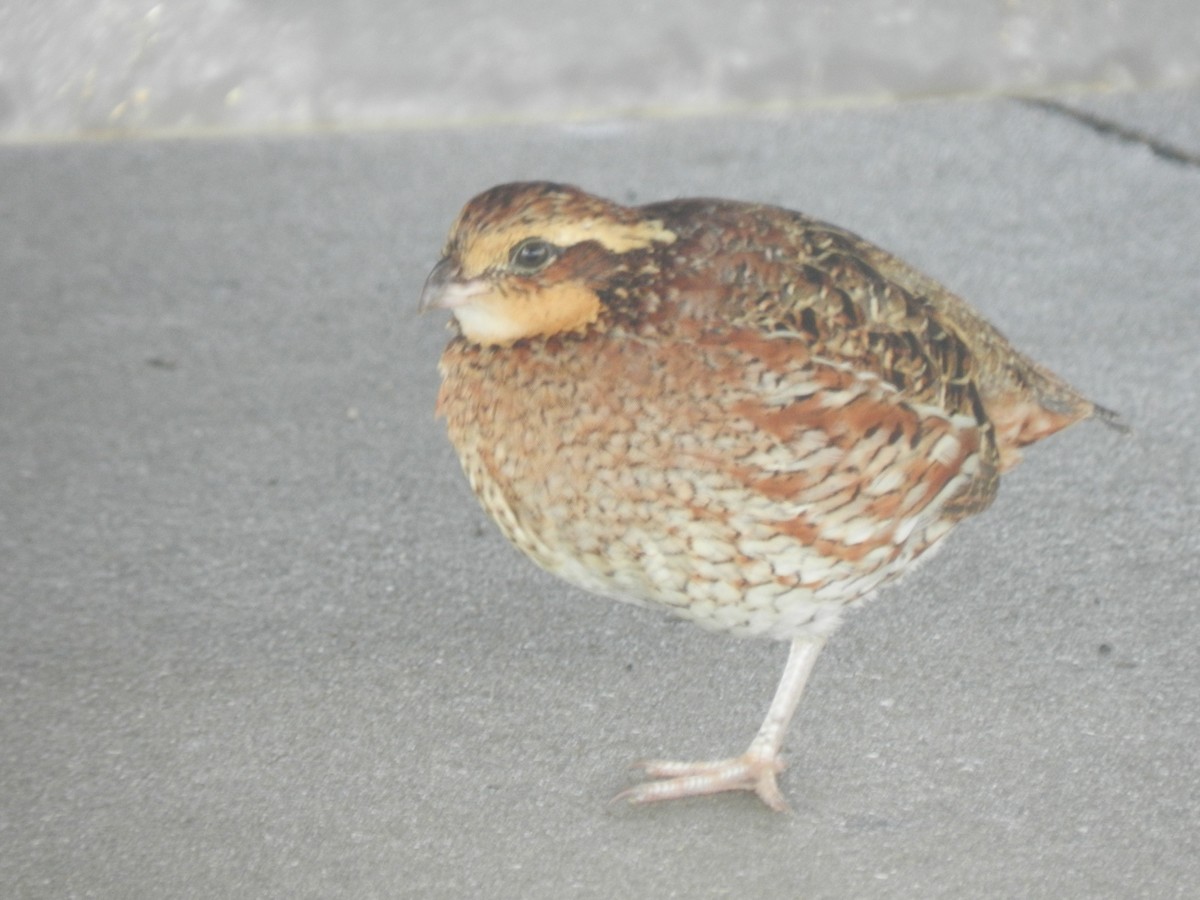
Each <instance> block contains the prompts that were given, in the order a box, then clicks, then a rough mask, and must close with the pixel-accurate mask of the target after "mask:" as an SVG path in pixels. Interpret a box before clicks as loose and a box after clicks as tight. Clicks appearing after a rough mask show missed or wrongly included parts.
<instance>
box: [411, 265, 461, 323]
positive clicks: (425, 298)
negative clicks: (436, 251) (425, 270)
mask: <svg viewBox="0 0 1200 900" xmlns="http://www.w3.org/2000/svg"><path fill="white" fill-rule="evenodd" d="M457 274H458V273H457V272H456V271H455V268H454V264H453V263H452V262H451V261H450V258H449V257H446V256H443V257H442V258H441V259H440V260H438V264H437V265H436V266H434V267H433V271H432V272H430V273H429V277H428V278H426V279H425V287H423V288H422V289H421V302H420V303H419V304H417V311H418V312H425V310H427V309H439V308H445V306H446V299H447V297H446V290H447V288H448V287H449V286H450V285H451V284H453V283H454V278H455V276H456V275H457Z"/></svg>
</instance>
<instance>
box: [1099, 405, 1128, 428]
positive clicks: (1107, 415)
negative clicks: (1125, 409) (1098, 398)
mask: <svg viewBox="0 0 1200 900" xmlns="http://www.w3.org/2000/svg"><path fill="white" fill-rule="evenodd" d="M1092 418H1093V419H1099V420H1100V421H1101V422H1103V423H1104V424H1105V425H1107V426H1108V427H1109V428H1111V429H1112V430H1113V431H1116V432H1119V433H1120V434H1125V435H1129V434H1133V426H1131V425H1130V424H1129V423H1128V422H1126V421H1125V420H1124V419H1122V418H1121V414H1120V413H1119V412H1117V411H1115V410H1112V409H1108V408H1107V407H1104V406H1100V405H1099V404H1098V403H1093V404H1092Z"/></svg>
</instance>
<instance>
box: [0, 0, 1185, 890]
mask: <svg viewBox="0 0 1200 900" xmlns="http://www.w3.org/2000/svg"><path fill="white" fill-rule="evenodd" d="M118 7H119V4H110V5H106V6H105V7H104V8H106V9H115V8H118ZM231 8H234V9H241V10H246V9H251V7H249V6H246V7H231ZM1112 8H1114V9H1116V8H1122V7H1121V6H1120V5H1119V4H1118V5H1115V6H1113V7H1112ZM163 9H164V13H162V14H163V15H165V14H166V12H167V11H169V10H168V8H167V7H166V6H164V7H163ZM253 9H256V10H260V11H263V10H269V9H270V5H269V4H260V5H256V6H255V7H253ZM4 14H5V15H8V16H9V17H10V19H11V17H12V16H13V15H14V14H13V13H12V12H11V10H10V11H7V12H5V13H4ZM264 14H265V13H264ZM314 15H315V14H314ZM451 26H454V27H455V28H457V29H458V30H459V31H460V32H466V33H468V34H470V33H474V32H473V31H472V29H473V28H476V27H477V26H476V25H475V24H473V23H472V21H470V20H463V21H461V22H449V23H446V28H447V29H450V27H451ZM1167 32H1168V30H1167V29H1163V28H1161V27H1160V28H1159V30H1158V32H1156V33H1161V34H1163V35H1167ZM0 33H3V34H8V32H6V31H5V30H4V29H0ZM1168 37H1169V35H1168ZM332 39H333V38H331V40H332ZM462 39H464V40H465V39H466V38H462ZM1166 39H1167V37H1164V40H1166ZM781 40H782V38H781ZM418 49H419V48H418ZM568 49H569V48H568ZM421 52H424V51H421ZM1147 58H1148V57H1147ZM561 64H562V65H564V66H565V65H566V63H565V62H563V63H561ZM346 65H348V66H349V65H354V63H353V61H352V60H351V61H349V62H347V63H346ZM581 65H582V64H581ZM5 66H6V69H5V70H4V72H5V74H4V78H5V79H6V80H5V83H6V84H8V85H9V91H10V95H13V96H15V94H13V90H14V89H13V88H12V85H13V84H14V83H15V82H14V79H13V77H12V75H11V72H12V69H11V57H8V58H6V59H5ZM585 68H586V67H585ZM554 71H556V72H557V71H559V70H554ZM581 71H582V70H581ZM905 71H906V72H907V70H905ZM908 75H911V73H908V74H907V75H904V77H908ZM549 77H551V78H556V77H557V75H554V76H549ZM580 77H581V78H586V79H590V78H598V79H600V82H599V83H598V85H597V87H596V88H595V89H596V90H597V91H599V92H602V91H604V90H608V89H609V88H608V87H606V86H605V83H604V82H605V79H604V77H603V76H602V75H593V74H592V72H591V70H590V69H586V71H585V72H584V74H583V75H581V76H580ZM878 77H879V78H880V79H881V81H882V82H887V81H888V80H889V79H890V78H891V77H892V74H889V73H888V72H886V71H885V72H883V73H882V74H880V75H879V76H878ZM896 77H901V76H896ZM17 80H19V79H17ZM756 83H757V82H756ZM446 90H447V94H446V105H445V110H444V112H445V115H446V117H451V116H452V114H457V112H458V110H457V108H456V107H455V106H454V103H455V92H454V89H453V85H449V86H447V89H446ZM598 102H599V101H597V103H598ZM1054 102H1055V103H1056V104H1058V105H1057V106H1049V107H1048V106H1039V105H1034V104H1031V103H1028V102H1024V101H1019V100H1012V99H1004V98H990V99H989V98H974V99H960V100H941V101H926V102H904V103H896V104H893V105H885V106H881V107H878V108H871V109H862V108H859V109H845V108H840V107H837V106H836V105H835V106H834V107H832V108H826V109H807V110H806V109H798V108H787V109H779V110H775V111H773V112H772V111H767V112H758V113H751V112H747V111H745V110H743V111H741V112H738V113H736V114H735V113H728V114H725V115H712V116H705V117H690V118H689V117H675V116H669V115H664V116H651V117H647V118H642V119H637V120H630V119H623V118H620V117H615V116H614V117H609V118H601V119H597V120H594V121H589V122H574V123H570V122H555V121H552V120H553V119H554V115H553V114H552V112H547V113H546V117H547V118H548V119H549V120H551V121H546V122H543V123H542V124H528V123H527V124H509V125H503V126H499V125H495V126H489V127H484V126H481V125H478V124H476V125H466V124H463V125H459V126H454V127H449V126H447V127H428V128H421V129H380V130H377V131H373V132H362V131H358V132H347V133H341V134H327V135H311V134H308V135H291V136H269V135H260V136H257V137H254V138H246V137H243V138H240V139H230V138H213V139H209V140H191V141H164V140H154V141H136V140H135V141H126V142H116V143H95V142H88V141H67V142H57V143H43V142H36V141H35V142H28V143H24V142H18V143H10V144H9V145H7V146H0V185H2V188H0V201H2V203H3V215H0V285H3V288H2V289H0V291H2V293H0V296H2V297H3V300H2V302H0V573H2V576H3V577H2V578H0V896H5V897H10V896H11V897H22V898H24V897H36V898H41V897H47V898H49V897H55V898H57V897H67V896H77V897H106V898H107V897H155V898H161V897H214V896H246V897H289V898H290V897H405V896H413V897H417V896H439V897H440V896H446V897H452V896H472V895H475V896H496V897H547V898H549V897H555V898H557V897H563V896H579V897H614V896H642V897H668V896H680V897H683V896H687V897H709V896H731V897H746V896H759V897H777V896H778V897H876V896H877V897H897V896H920V897H1013V896H1030V897H1060V898H1061V897H1089V898H1090V897H1131V896H1132V897H1187V896H1191V895H1192V894H1193V893H1194V885H1195V884H1197V883H1200V838H1198V836H1197V835H1198V825H1200V775H1198V773H1197V767H1196V764H1195V760H1196V753H1197V744H1198V743H1200V728H1198V722H1197V712H1196V710H1197V697H1198V696H1200V674H1198V673H1200V623H1198V622H1197V616H1196V614H1195V608H1196V601H1195V593H1194V590H1195V589H1194V585H1195V583H1196V580H1197V576H1198V575H1200V572H1198V571H1197V570H1198V568H1200V563H1198V560H1200V513H1198V511H1197V510H1198V504H1200V483H1198V480H1197V479H1196V477H1195V472H1196V471H1197V467H1198V464H1200V460H1198V458H1197V450H1196V447H1197V445H1198V443H1200V435H1197V426H1196V415H1195V412H1196V408H1197V389H1196V385H1197V384H1198V383H1200V371H1198V370H1200V362H1198V360H1200V353H1198V352H1197V351H1198V350H1200V315H1198V309H1200V306H1198V304H1200V297H1198V293H1200V289H1198V286H1200V257H1198V254H1197V253H1196V248H1197V247H1198V246H1200V162H1198V160H1200V135H1198V133H1197V129H1196V123H1197V122H1198V121H1200V91H1198V90H1197V88H1196V87H1195V86H1194V84H1193V85H1192V86H1184V87H1181V88H1177V89H1173V90H1150V89H1146V88H1142V89H1139V90H1135V91H1133V92H1132V93H1127V94H1123V95H1111V94H1109V95H1101V94H1083V95H1080V94H1071V95H1062V96H1059V97H1057V98H1056V99H1055V101H1054ZM186 105H187V104H186V103H183V104H182V105H181V106H179V107H178V108H179V109H182V108H183V107H185V106H186ZM35 106H36V105H35V104H34V105H31V104H29V103H27V102H26V101H25V100H21V101H20V102H14V103H13V104H10V107H9V108H10V110H11V109H13V108H14V107H15V108H18V109H19V110H20V111H21V112H20V113H19V114H16V115H10V116H9V118H8V119H7V127H8V128H9V129H10V131H14V130H15V131H16V132H22V134H19V135H17V136H18V137H21V136H22V135H23V134H26V133H28V131H43V132H46V133H48V132H49V131H54V130H59V131H62V132H70V131H71V130H72V129H76V128H80V127H86V126H87V122H86V121H84V120H81V119H79V118H78V117H76V118H74V119H69V120H67V119H64V120H61V121H59V120H55V119H53V118H52V117H51V118H46V117H44V116H43V117H42V118H40V119H39V120H38V121H39V122H40V123H41V124H40V125H36V126H35V125H34V124H31V123H32V119H23V118H20V117H21V116H25V115H33V113H32V112H29V111H30V110H33V109H35ZM506 108H507V109H512V107H504V105H503V104H502V103H501V102H500V101H497V104H496V105H494V106H493V107H492V108H491V109H492V111H493V112H495V111H497V110H503V109H506ZM546 109H548V110H551V111H552V109H553V107H547V108H546ZM38 115H39V116H40V115H42V114H41V113H39V114H38ZM521 115H522V116H525V115H526V113H525V112H522V113H521ZM174 121H181V120H174V119H170V118H169V117H168V119H165V120H163V121H162V122H160V123H158V124H159V125H162V126H163V127H166V126H167V125H169V124H171V122H174ZM301 121H302V122H303V121H307V120H304V119H303V117H301ZM21 123H25V124H21ZM56 123H57V124H56ZM216 124H217V125H221V123H220V122H219V121H216ZM228 124H229V123H228V122H226V123H224V125H225V126H227V125H228ZM260 124H261V122H260V121H258V120H256V122H255V125H254V127H256V128H257V127H258V126H259V125H260ZM22 129H26V131H24V132H23V131H22ZM527 177H553V178H560V179H564V180H569V181H575V182H578V183H581V184H583V185H585V186H587V187H589V188H591V189H592V190H595V191H597V192H600V193H605V194H608V195H610V196H613V197H615V198H617V199H626V200H630V199H637V200H651V199H658V198H662V197H670V196H675V195H683V194H720V195H727V196H736V197H742V198H751V199H758V200H765V201H773V202H778V203H782V204H785V205H788V206H792V207H796V208H800V209H804V210H805V211H807V212H810V213H813V214H816V215H819V216H822V217H825V218H829V219H833V220H835V221H837V222H839V223H841V224H844V225H846V226H848V227H851V228H854V229H856V230H858V231H860V232H862V233H864V234H866V235H868V236H870V237H871V238H873V239H875V240H876V241H877V242H879V243H881V244H883V245H884V246H887V247H889V248H890V249H893V250H895V251H897V252H898V253H900V254H901V255H902V256H905V257H906V258H908V259H910V260H911V261H913V262H914V263H915V264H917V265H919V266H921V267H922V268H924V269H926V270H927V271H929V272H930V273H931V274H933V275H935V276H937V277H939V278H941V279H942V280H944V281H945V282H947V283H948V284H950V285H951V286H952V287H954V288H955V289H956V290H958V291H960V292H961V293H963V294H964V295H965V296H967V297H968V298H970V299H971V300H972V301H973V302H974V303H975V304H976V305H977V306H978V307H979V308H980V309H981V310H983V311H984V312H985V313H986V314H987V315H988V316H990V317H991V318H992V319H993V320H994V321H995V322H996V323H997V324H999V325H1000V326H1001V328H1002V329H1003V330H1005V331H1006V332H1007V333H1008V334H1009V335H1010V337H1012V338H1013V339H1014V341H1015V342H1016V343H1017V344H1018V346H1020V347H1021V348H1022V349H1024V350H1026V351H1028V352H1029V353H1031V354H1032V355H1033V356H1035V357H1036V358H1038V359H1040V360H1042V361H1044V362H1046V363H1047V364H1049V365H1051V366H1052V367H1053V368H1055V369H1056V370H1057V371H1059V372H1060V373H1061V374H1063V375H1064V376H1066V377H1068V378H1069V379H1070V380H1072V381H1073V382H1074V383H1075V384H1076V385H1078V386H1079V387H1080V388H1082V389H1083V390H1085V391H1086V392H1087V393H1088V394H1089V395H1091V396H1092V397H1094V398H1096V399H1097V400H1099V401H1100V402H1103V403H1105V404H1106V405H1109V406H1112V407H1115V408H1116V409H1119V410H1121V411H1122V412H1123V413H1124V414H1125V416H1126V418H1127V419H1128V420H1129V421H1130V422H1131V424H1132V425H1133V426H1134V428H1135V430H1136V431H1135V434H1134V435H1133V436H1132V437H1121V436H1120V435H1118V434H1116V433H1114V432H1112V431H1110V430H1107V429H1105V428H1103V427H1102V426H1100V425H1097V424H1085V425H1083V426H1080V427H1078V428H1075V429H1072V430H1070V431H1068V432H1067V433H1065V434H1062V435H1060V436H1057V437H1055V438H1054V439H1052V440H1050V441H1048V442H1046V444H1044V445H1042V446H1039V447H1036V448H1033V449H1032V450H1031V452H1030V453H1029V454H1028V459H1027V461H1026V463H1025V464H1024V465H1022V466H1021V467H1020V468H1019V469H1017V470H1016V471H1015V472H1014V473H1012V474H1011V475H1010V476H1008V477H1007V479H1006V481H1005V483H1004V486H1003V489H1002V491H1001V496H1000V498H999V500H998V501H997V503H996V504H995V506H994V507H993V508H992V509H991V510H989V511H988V512H987V513H986V514H984V515H983V516H981V517H979V518H977V519H975V520H972V521H970V522H967V523H966V524H964V525H963V526H962V527H961V528H960V529H959V530H958V531H957V532H956V533H955V535H954V536H952V537H951V538H950V540H949V545H948V546H947V548H946V550H945V551H944V552H943V553H942V554H940V555H939V557H938V558H937V559H936V560H934V561H933V562H932V563H931V564H930V565H928V566H925V567H924V568H922V569H921V570H920V571H919V572H917V573H916V574H914V575H913V576H912V577H911V578H909V579H907V580H906V581H905V582H904V583H903V584H901V585H900V586H899V587H897V588H895V589H893V590H891V591H889V592H888V593H887V594H886V595H884V596H883V597H881V598H880V599H878V600H877V601H875V602H873V603H872V604H870V605H869V606H867V607H866V608H865V609H863V610H860V611H858V612H857V613H855V614H853V615H851V616H850V617H849V620H848V622H847V625H846V626H845V628H844V629H843V630H842V631H841V632H840V633H839V634H838V635H837V636H836V637H835V638H834V640H833V641H832V642H831V644H830V646H829V648H828V649H827V651H826V652H825V654H824V656H823V657H822V659H821V661H820V662H819V663H818V667H817V670H816V673H815V675H814V678H813V681H812V684H811V686H810V690H809V692H808V694H807V696H806V697H805V700H804V702H803V703H802V705H801V708H800V711H799V713H798V716H797V720H796V722H795V725H794V727H793V730H792V733H791V735H790V739H789V741H788V742H787V746H786V751H787V754H788V757H789V759H790V760H791V763H792V765H791V767H790V769H789V770H788V772H787V773H786V774H785V776H784V777H783V780H782V783H783V787H784V790H785V792H786V793H787V795H788V797H789V799H790V800H791V802H792V806H793V812H792V813H791V814H790V815H786V816H778V815H773V814H771V813H769V812H768V811H766V810H765V809H764V808H762V806H761V805H760V804H758V802H757V801H756V800H754V799H753V798H751V797H744V796H728V797H722V798H710V799H705V800H697V801H688V802H683V803H676V804H668V805H664V806H660V807H653V808H645V809H632V810H631V809H628V808H626V807H624V806H622V805H619V804H609V803H608V799H609V798H610V797H611V796H612V795H613V794H615V793H616V792H617V791H619V790H620V789H621V788H622V787H624V786H626V785H628V784H629V783H631V780H632V778H633V777H634V776H633V775H632V774H631V773H628V772H627V771H626V769H625V766H626V764H627V763H629V762H630V761H632V760H634V759H637V758H639V757H645V756H658V755H663V754H673V755H678V756H681V757H686V756H693V755H694V756H709V755H713V754H718V753H728V752H736V751H739V750H740V749H742V747H743V746H744V744H745V742H746V741H747V740H748V739H749V737H750V736H751V734H752V733H753V731H754V729H755V728H756V727H757V725H758V722H759V719H760V717H761V715H762V713H763V711H764V709H765V706H766V703H767V701H768V699H769V697H770V693H771V691H772V689H773V687H774V684H775V681H776V679H777V677H778V675H779V673H780V671H781V668H782V665H783V658H784V650H785V648H784V647H783V646H781V645H777V644H773V643H768V642H754V641H737V640H733V639H729V638H722V637H720V636H713V635H708V634H705V633H703V632H700V631H699V630H697V629H695V628H693V627H691V626H688V625H686V624H678V623H674V622H671V621H668V620H666V619H665V618H664V617H663V616H661V615H658V614H655V613H654V612H648V611H643V610H636V609H632V608H629V607H625V606H621V605H618V604H613V603H610V602H608V601H599V600H595V599H593V598H590V597H587V596H586V595H583V594H581V593H579V592H576V591H574V590H571V589H569V588H567V587H565V586H563V585H561V584H559V583H558V582H556V581H555V580H554V579H553V578H551V577H550V576H547V575H544V574H542V573H540V572H538V571H537V570H536V569H534V568H533V567H532V565H530V564H529V563H527V562H526V561H524V560H523V559H521V558H520V557H519V556H518V555H517V554H516V553H515V551H512V550H510V549H509V548H508V547H507V546H506V545H505V544H504V542H503V540H502V539H501V538H500V537H499V535H498V534H497V532H496V531H495V529H494V528H493V527H492V526H491V525H490V523H488V522H487V521H486V519H485V518H484V516H483V514H482V513H481V512H480V511H479V510H478V508H477V505H476V504H475V501H474V499H473V498H472V497H471V496H470V493H469V490H468V489H467V487H466V485H465V483H464V479H463V478H462V476H461V474H460V473H459V471H458V469H457V463H456V461H455V460H454V458H453V454H452V451H451V450H450V448H449V446H448V444H447V442H446V440H445V437H444V434H443V433H442V427H441V425H440V423H438V422H437V421H435V420H434V418H433V415H432V408H433V399H434V394H435V390H436V380H437V376H436V371H435V363H436V359H437V356H438V354H439V352H440V348H441V345H442V343H443V342H444V340H445V332H444V331H443V329H442V327H441V326H442V323H441V321H440V320H438V319H437V318H436V317H432V316H431V317H423V318H419V317H417V316H416V314H415V309H414V307H415V300H416V296H417V294H418V292H419V289H420V285H421V282H422V279H423V278H424V275H425V272H426V271H427V270H428V268H429V267H430V266H431V265H432V264H433V262H434V261H435V259H436V256H437V251H438V248H439V246H440V243H441V240H442V237H443V235H444V232H445V229H446V227H447V226H448V224H449V222H450V220H451V218H452V217H453V215H454V213H455V212H456V211H457V209H458V207H459V206H460V205H461V204H462V203H463V202H464V201H465V200H466V199H467V198H468V197H469V196H470V195H471V194H473V193H475V192H476V191H477V190H480V189H482V188H484V187H486V186H488V185H490V184H492V183H495V182H497V181H502V180H508V179H514V178H527Z"/></svg>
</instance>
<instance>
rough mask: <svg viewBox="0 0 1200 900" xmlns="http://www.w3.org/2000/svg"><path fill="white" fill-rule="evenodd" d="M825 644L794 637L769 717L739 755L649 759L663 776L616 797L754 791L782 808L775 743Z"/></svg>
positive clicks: (649, 768)
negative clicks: (690, 759) (707, 758)
mask: <svg viewBox="0 0 1200 900" xmlns="http://www.w3.org/2000/svg"><path fill="white" fill-rule="evenodd" d="M823 646H825V640H824V638H818V639H816V640H810V639H801V638H796V639H795V640H793V641H792V648H791V651H790V652H789V653H788V661H787V665H786V666H785V667H784V670H783V677H782V678H780V679H779V687H778V688H776V690H775V698H774V699H773V700H772V701H771V708H770V709H768V710H767V717H766V719H764V720H763V723H762V727H761V728H759V729H758V734H757V735H755V737H754V740H753V741H752V742H751V743H750V746H749V748H748V749H747V750H746V752H745V753H743V754H742V755H741V756H736V757H732V758H730V759H719V760H712V761H709V762H672V761H670V760H650V761H647V762H642V763H638V764H637V765H638V766H639V767H640V768H642V769H644V770H645V772H646V774H647V775H649V776H650V777H651V778H658V779H661V780H660V781H647V782H646V783H645V784H639V785H637V786H636V787H632V788H630V789H629V790H627V791H622V792H621V793H620V794H618V795H617V797H616V799H618V800H628V801H629V802H630V803H654V802H656V801H658V800H674V799H676V798H679V797H696V796H700V795H702V794H716V793H720V792H721V791H754V793H756V794H758V796H759V797H760V798H761V799H762V801H763V803H765V804H767V806H769V807H771V809H774V810H777V811H779V812H783V811H784V810H786V809H787V804H786V803H785V802H784V799H783V794H781V793H780V792H779V786H778V785H777V784H776V783H775V776H776V774H778V773H779V772H781V771H783V766H784V763H783V760H782V759H780V758H779V748H780V746H781V745H782V744H783V737H784V735H785V734H786V733H787V728H788V723H789V722H791V720H792V714H793V713H794V712H795V711H796V704H798V703H799V702H800V695H801V694H802V693H803V692H804V684H805V682H806V681H808V676H809V673H810V672H812V668H813V664H814V663H815V662H816V661H817V656H818V655H819V654H820V652H821V648H822V647H823Z"/></svg>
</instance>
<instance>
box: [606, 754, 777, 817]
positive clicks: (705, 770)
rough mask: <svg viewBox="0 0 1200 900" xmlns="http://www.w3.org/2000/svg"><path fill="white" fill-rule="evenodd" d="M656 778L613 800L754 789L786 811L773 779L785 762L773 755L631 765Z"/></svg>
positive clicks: (650, 799) (652, 800)
mask: <svg viewBox="0 0 1200 900" xmlns="http://www.w3.org/2000/svg"><path fill="white" fill-rule="evenodd" d="M634 765H635V766H636V767H637V768H640V769H642V770H643V771H645V773H646V774H647V775H649V776H650V777H651V778H656V779H659V780H658V781H647V782H645V783H643V784H639V785H635V786H634V787H631V788H629V789H627V790H624V791H621V793H619V794H617V796H616V797H614V798H613V799H614V800H627V801H629V802H630V803H635V804H641V803H657V802H659V801H661V800H676V799H678V798H680V797H700V796H703V795H705V794H718V793H721V792H722V791H754V793H756V794H757V795H758V797H759V799H760V800H762V802H763V803H765V804H767V806H769V807H771V809H773V810H775V811H776V812H786V811H787V808H788V807H787V803H786V802H784V799H783V794H782V793H780V791H779V786H778V785H777V784H776V782H775V776H776V775H777V774H778V773H779V772H782V771H783V768H784V762H783V760H782V759H780V758H779V756H778V755H775V754H763V753H752V752H750V751H747V752H746V753H743V754H742V755H741V756H736V757H732V758H730V759H719V760H711V761H707V762H673V761H671V760H658V759H655V760H646V761H643V762H638V763H635V764H634Z"/></svg>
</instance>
